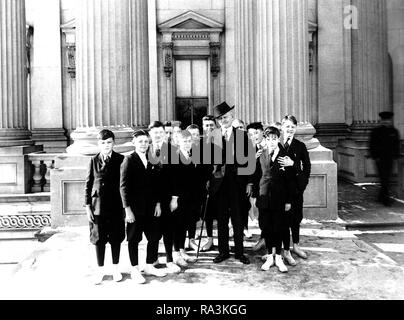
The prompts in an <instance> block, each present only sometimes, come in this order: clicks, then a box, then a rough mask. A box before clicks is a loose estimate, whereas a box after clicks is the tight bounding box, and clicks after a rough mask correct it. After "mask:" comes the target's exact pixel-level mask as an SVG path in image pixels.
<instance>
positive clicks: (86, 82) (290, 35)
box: [0, 0, 404, 224]
mask: <svg viewBox="0 0 404 320" xmlns="http://www.w3.org/2000/svg"><path fill="white" fill-rule="evenodd" d="M0 3H1V4H2V6H6V9H7V10H14V11H13V14H15V15H16V16H18V17H19V19H20V20H19V23H20V24H19V25H18V27H17V29H15V30H14V29H13V30H11V29H8V28H6V29H4V27H3V26H2V27H1V28H0V31H1V35H2V37H12V38H13V39H15V40H14V42H7V43H18V44H19V45H18V46H16V47H7V46H6V47H3V46H2V47H1V48H2V49H1V52H0V53H1V54H2V55H4V56H6V55H7V54H8V52H9V51H10V50H14V51H13V52H15V53H16V56H17V57H19V59H18V61H17V60H16V61H14V62H11V61H10V63H9V64H10V65H14V66H15V68H14V69H13V70H14V71H13V72H17V74H18V75H19V77H14V78H13V79H15V80H14V81H16V82H15V86H13V87H12V88H13V90H15V92H14V93H13V94H12V95H9V94H5V92H7V88H5V87H4V85H3V87H4V88H3V87H1V86H0V89H1V90H0V98H2V99H0V110H1V111H2V118H1V120H2V121H1V127H0V146H21V145H26V144H28V145H33V144H37V145H43V148H44V150H45V151H46V152H48V153H49V152H54V153H59V155H58V156H57V157H56V160H55V164H54V169H53V170H52V173H51V177H50V180H51V185H52V187H51V194H52V210H53V211H54V214H56V215H58V214H59V215H62V217H63V216H64V215H67V216H72V217H73V218H71V219H73V220H74V217H75V215H76V213H78V212H80V210H81V209H80V208H81V207H77V208H76V207H74V208H73V207H69V206H70V204H73V203H74V204H78V203H80V201H79V200H78V198H77V197H80V191H79V190H81V188H82V183H83V179H84V177H83V170H84V168H85V163H86V161H88V159H87V158H86V157H83V155H87V156H88V155H91V154H94V153H95V152H96V147H95V134H96V132H97V131H98V130H99V129H100V128H103V127H109V128H112V129H113V131H114V132H115V133H116V135H117V137H118V147H117V151H119V152H127V151H130V150H132V147H131V146H130V144H128V141H129V139H130V135H131V132H132V130H133V128H136V127H145V126H147V124H148V123H149V122H150V121H152V120H157V119H160V120H174V119H178V118H180V116H181V115H182V114H181V112H182V110H183V109H181V106H182V105H181V103H189V105H188V106H189V108H191V109H190V110H191V112H194V111H193V110H203V112H204V113H211V111H212V108H213V106H214V105H216V104H218V103H220V102H221V101H223V100H226V101H227V102H228V103H229V104H232V105H236V116H237V117H239V118H241V119H243V120H245V121H246V122H252V121H263V122H264V123H265V124H269V123H271V122H274V121H279V120H280V119H281V118H282V116H283V115H284V114H286V113H293V114H295V115H296V116H297V118H298V120H299V122H300V123H299V128H298V135H299V138H300V139H302V140H303V141H304V142H305V143H306V145H307V146H308V148H309V150H310V155H311V159H312V162H313V176H312V179H311V181H312V182H311V184H310V186H309V189H308V191H307V194H306V209H305V210H306V214H307V215H308V216H310V217H313V218H316V219H333V218H336V214H337V205H336V203H337V188H336V186H337V171H338V175H339V176H340V177H343V178H345V179H348V180H351V181H354V182H367V181H372V182H373V181H376V180H377V176H376V172H375V168H374V165H373V162H372V160H371V159H369V156H368V137H369V130H370V129H371V128H373V127H374V126H375V125H377V121H378V113H379V112H380V111H385V110H394V111H395V113H396V119H395V121H396V125H397V127H398V128H399V129H400V133H401V136H402V137H404V111H403V110H404V107H403V101H404V99H403V96H404V94H403V88H404V85H403V79H404V69H403V63H402V61H403V59H404V51H403V48H404V44H403V39H402V30H403V21H404V19H403V14H402V13H403V10H404V0H354V1H351V0H333V1H328V0H254V1H253V0H234V1H233V0H195V1H193V0H192V1H189V0H187V1H183V0H136V1H135V0H108V1H103V2H100V1H96V0H85V1H74V0H60V1H53V0H46V1H42V2H41V4H37V1H35V0H26V8H27V10H26V14H25V8H24V7H23V1H21V0H19V1H16V2H15V3H16V5H15V6H12V7H9V6H7V5H6V3H9V2H7V1H6V0H0ZM76 6H77V7H76ZM44 14H46V15H47V16H49V17H48V18H47V19H42V17H43V15H44ZM25 19H26V23H27V26H28V27H29V28H27V29H26V30H25V29H23V28H22V26H23V25H25ZM112 26H113V27H112ZM23 31H24V32H23ZM25 31H27V32H25ZM25 47H27V49H28V50H27V51H25ZM7 50H8V51H7ZM10 52H11V51H10ZM25 53H28V54H27V55H26V54H25ZM25 59H26V60H27V62H28V63H27V66H28V67H29V69H28V71H29V74H28V76H27V75H26V74H25V70H26V69H25V68H24V66H25ZM195 61H196V62H195ZM184 65H185V66H188V67H186V68H185V67H184ZM1 67H2V66H0V68H1ZM181 68H182V69H181ZM187 68H188V69H187ZM198 68H199V69H198ZM10 70H11V69H7V70H6V71H5V72H3V71H2V69H0V71H2V72H1V74H2V75H4V76H3V77H11V75H12V71H10ZM184 70H185V71H184ZM187 72H189V73H187ZM195 72H199V74H197V75H195ZM201 79H202V80H201ZM181 81H183V82H184V83H182V82H181ZM201 81H202V82H201ZM2 83H4V82H2ZM195 83H198V84H199V85H200V84H201V83H202V87H204V88H205V87H206V90H199V91H198V87H197V88H195V87H194V85H195ZM181 86H184V88H185V89H189V92H191V93H190V94H189V95H190V96H187V95H186V94H185V96H181V93H180V91H179V87H181ZM25 88H28V90H25ZM14 97H19V100H18V101H17V100H13V99H14ZM197 103H199V105H197ZM12 106H13V107H14V106H15V109H13V110H18V111H16V112H14V113H12V112H11V111H10V110H12ZM186 106H187V105H185V107H186ZM197 108H200V109H197ZM195 112H196V111H195ZM14 115H16V116H14ZM6 119H7V121H6ZM191 119H193V118H192V117H191ZM10 132H11V133H12V134H11V133H10ZM16 139H17V140H18V141H17V142H15V140H16ZM38 148H39V149H40V148H41V147H38ZM327 148H328V149H327ZM39 149H38V150H39ZM65 152H67V153H65ZM58 159H59V160H58ZM61 159H63V161H62V160H61ZM51 165H53V163H52V164H51ZM396 172H397V173H398V181H399V184H400V186H401V187H400V188H401V189H400V190H403V189H404V188H403V187H402V186H403V185H404V180H403V179H404V177H403V172H404V167H403V163H402V161H401V162H400V163H399V165H398V168H397V170H396ZM48 178H49V177H48ZM10 179H11V178H10ZM66 179H67V180H69V181H67V180H66ZM10 181H11V180H10ZM0 188H1V182H0ZM21 190H22V189H21ZM403 193H404V192H403ZM317 195H321V196H319V197H317ZM402 196H404V195H402ZM66 199H67V200H66ZM66 206H67V207H66ZM66 212H67V213H66ZM60 217H61V216H59V218H60ZM57 219H58V218H57V217H55V218H54V219H53V220H54V221H59V222H60V224H63V223H64V222H63V221H65V220H66V221H67V222H69V221H70V222H69V223H71V219H70V218H69V217H67V218H66V219H65V220H63V219H61V220H57Z"/></svg>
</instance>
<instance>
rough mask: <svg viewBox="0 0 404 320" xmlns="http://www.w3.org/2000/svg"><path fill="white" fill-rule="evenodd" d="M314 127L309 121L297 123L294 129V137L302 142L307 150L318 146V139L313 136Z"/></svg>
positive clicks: (314, 132)
mask: <svg viewBox="0 0 404 320" xmlns="http://www.w3.org/2000/svg"><path fill="white" fill-rule="evenodd" d="M315 134H316V129H315V128H314V127H313V125H312V124H311V123H299V124H298V126H297V130H296V138H297V139H299V140H300V141H302V142H304V143H305V145H306V147H307V150H312V149H315V148H317V147H319V146H320V141H319V140H318V139H317V138H314V135H315Z"/></svg>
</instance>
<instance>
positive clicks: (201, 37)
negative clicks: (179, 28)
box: [172, 32, 210, 41]
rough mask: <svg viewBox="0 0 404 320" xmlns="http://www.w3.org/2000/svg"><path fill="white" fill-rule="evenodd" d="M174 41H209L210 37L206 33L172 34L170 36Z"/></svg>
mask: <svg viewBox="0 0 404 320" xmlns="http://www.w3.org/2000/svg"><path fill="white" fill-rule="evenodd" d="M172 39H173V41H175V40H209V39H210V35H209V33H207V32H174V33H173V35H172Z"/></svg>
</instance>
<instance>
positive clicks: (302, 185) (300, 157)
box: [286, 138, 311, 193]
mask: <svg viewBox="0 0 404 320" xmlns="http://www.w3.org/2000/svg"><path fill="white" fill-rule="evenodd" d="M286 155H287V156H289V157H290V158H291V159H292V160H293V161H294V166H293V167H294V168H295V171H296V184H297V188H298V190H299V192H301V193H303V192H304V190H306V187H307V185H308V184H309V180H310V173H311V161H310V156H309V152H308V151H307V148H306V145H305V144H304V143H303V142H301V141H299V140H297V139H296V138H294V139H293V140H292V143H291V144H290V146H289V148H288V149H287V150H286Z"/></svg>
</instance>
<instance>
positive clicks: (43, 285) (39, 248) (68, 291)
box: [0, 183, 404, 300]
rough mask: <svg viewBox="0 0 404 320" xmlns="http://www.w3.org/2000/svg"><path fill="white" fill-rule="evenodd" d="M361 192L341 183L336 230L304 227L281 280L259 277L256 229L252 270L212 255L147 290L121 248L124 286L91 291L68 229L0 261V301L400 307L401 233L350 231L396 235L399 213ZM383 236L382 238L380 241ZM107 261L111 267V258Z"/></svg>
mask: <svg viewBox="0 0 404 320" xmlns="http://www.w3.org/2000/svg"><path fill="white" fill-rule="evenodd" d="M362 188H363V187H358V186H353V185H348V184H344V183H340V187H339V190H340V219H339V220H338V221H337V222H335V223H331V222H326V223H321V224H319V223H314V222H312V221H305V223H304V226H303V229H302V235H303V236H302V246H303V247H304V249H305V250H307V252H308V253H309V259H308V260H300V259H298V265H297V266H296V267H290V268H289V273H287V274H280V273H279V272H278V271H277V270H276V269H275V268H272V269H271V270H270V271H268V272H263V271H261V270H260V266H261V264H262V262H261V260H260V257H261V256H262V255H263V254H264V253H265V252H264V251H262V252H258V253H254V252H252V250H251V247H252V246H253V244H254V243H255V242H256V240H257V239H258V235H259V230H258V228H257V227H256V226H252V227H251V230H252V233H253V238H252V239H248V240H246V242H245V244H246V247H247V254H248V255H249V256H250V258H251V260H252V264H251V265H248V266H244V265H242V264H241V263H239V262H238V261H237V260H234V259H233V258H232V259H230V260H228V261H226V262H225V263H223V264H219V265H215V264H213V263H212V259H213V257H214V256H215V255H216V254H217V252H216V251H211V252H208V253H203V254H202V255H201V256H200V259H199V261H198V262H197V263H195V264H194V265H191V266H190V267H189V268H187V269H184V270H183V271H182V273H180V274H179V275H169V276H167V277H166V278H163V279H156V278H154V277H147V283H146V284H145V285H134V284H132V283H131V281H130V276H129V259H128V254H127V246H126V244H124V245H123V246H122V252H121V271H122V272H123V273H124V279H123V281H122V282H120V283H114V282H113V281H112V278H111V276H106V277H105V280H104V282H103V284H102V285H100V286H94V285H92V283H91V275H92V273H93V268H94V262H95V256H94V252H93V250H94V249H93V247H92V246H91V245H90V244H89V242H88V230H87V228H69V229H63V230H57V231H58V232H57V233H55V234H52V233H47V232H45V233H44V234H43V235H44V239H42V240H45V239H46V238H47V237H49V236H50V238H49V239H47V240H46V241H44V242H35V243H32V242H31V243H30V245H31V246H34V247H31V248H30V249H29V250H27V251H30V252H31V253H30V254H29V256H28V257H25V259H23V261H21V263H19V264H18V265H14V267H16V268H15V269H14V268H10V266H8V267H6V265H5V264H4V262H5V261H6V260H7V259H3V260H2V259H0V263H1V260H2V261H3V267H1V268H0V274H1V275H2V276H1V275H0V283H1V288H2V290H0V298H1V299H15V298H18V299H141V300H143V299H146V300H147V299H153V300H160V299H173V300H184V299H185V300H193V299H201V300H204V299H213V300H220V299H235V300H249V299H353V300H355V299H403V298H404V286H403V285H402V284H403V283H404V262H403V260H402V258H403V257H402V255H400V252H395V251H397V250H398V249H397V247H396V246H397V245H400V244H403V242H404V241H403V240H404V239H403V233H401V231H400V229H397V230H390V229H391V228H392V227H390V228H389V230H375V229H371V230H368V229H364V228H356V227H355V226H354V223H363V224H365V223H366V225H371V223H373V225H374V226H375V225H376V223H377V222H383V221H387V220H388V221H389V222H390V223H391V226H394V223H396V224H398V228H399V223H400V221H401V218H402V215H403V213H404V210H403V208H404V207H403V206H402V205H401V204H395V206H394V207H392V208H384V207H381V206H379V205H378V204H376V203H374V201H373V200H372V199H373V198H372V192H373V193H374V192H375V191H376V190H377V187H375V186H371V187H366V188H367V189H366V190H364V189H362ZM358 197H359V198H358ZM363 209H364V210H363ZM367 212H369V213H370V214H368V215H367V214H366V213H367ZM378 212H379V213H378ZM393 217H395V218H396V219H393ZM347 225H348V226H349V225H351V226H353V227H352V228H351V230H347V229H346V228H345V227H346V226H347ZM362 226H363V225H362ZM386 231H387V232H388V233H383V232H386ZM392 231H394V232H392ZM390 234H391V235H390ZM215 241H217V240H216V239H215ZM389 244H391V246H389ZM1 245H2V243H0V257H1V254H2V252H5V251H7V248H4V244H3V250H2V247H1ZM393 245H394V246H393ZM14 247H16V245H14ZM20 247H22V248H23V247H24V245H23V244H20ZM22 248H20V252H21V253H22V251H24V250H23V249H22ZM394 250H395V251H394ZM17 251H18V250H16V251H14V255H15V256H18V254H17V253H18V252H17ZM191 254H192V252H191ZM11 255H12V254H11ZM141 255H144V250H142V251H141ZM106 261H110V255H109V253H108V254H107V256H106ZM164 262H165V261H164V249H163V247H162V246H161V247H160V263H161V265H160V266H159V267H164Z"/></svg>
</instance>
